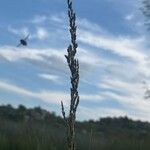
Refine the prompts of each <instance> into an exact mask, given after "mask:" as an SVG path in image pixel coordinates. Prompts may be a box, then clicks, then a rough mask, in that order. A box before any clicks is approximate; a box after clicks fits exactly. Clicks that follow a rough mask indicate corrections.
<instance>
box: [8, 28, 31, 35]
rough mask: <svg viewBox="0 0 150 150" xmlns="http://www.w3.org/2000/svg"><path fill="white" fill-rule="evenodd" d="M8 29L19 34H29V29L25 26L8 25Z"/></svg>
mask: <svg viewBox="0 0 150 150" xmlns="http://www.w3.org/2000/svg"><path fill="white" fill-rule="evenodd" d="M8 31H9V32H11V33H13V34H15V35H20V36H27V35H28V34H29V29H28V28H27V27H22V28H19V29H18V28H13V27H11V26H9V27H8Z"/></svg>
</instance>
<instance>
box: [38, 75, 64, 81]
mask: <svg viewBox="0 0 150 150" xmlns="http://www.w3.org/2000/svg"><path fill="white" fill-rule="evenodd" d="M38 76H39V77H40V78H43V79H46V80H50V81H53V82H56V83H61V80H60V77H59V76H58V75H52V74H39V75H38Z"/></svg>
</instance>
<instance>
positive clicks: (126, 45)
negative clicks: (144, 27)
mask: <svg viewBox="0 0 150 150" xmlns="http://www.w3.org/2000/svg"><path fill="white" fill-rule="evenodd" d="M78 38H79V40H80V41H81V42H83V43H85V44H89V45H91V46H94V47H97V48H100V49H104V50H107V51H111V52H113V53H115V54H117V55H119V56H122V57H128V58H130V59H132V60H134V61H143V60H144V59H146V58H147V56H146V55H145V54H144V53H142V52H141V49H140V47H139V45H140V42H142V41H143V40H144V39H143V38H138V39H131V38H127V37H114V36H111V35H110V36H105V35H100V34H99V35H97V34H93V33H91V32H88V31H82V30H80V31H79V37H78Z"/></svg>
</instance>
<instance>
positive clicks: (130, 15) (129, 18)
mask: <svg viewBox="0 0 150 150" xmlns="http://www.w3.org/2000/svg"><path fill="white" fill-rule="evenodd" d="M133 18H134V14H128V15H126V16H125V20H128V21H130V20H132V19H133Z"/></svg>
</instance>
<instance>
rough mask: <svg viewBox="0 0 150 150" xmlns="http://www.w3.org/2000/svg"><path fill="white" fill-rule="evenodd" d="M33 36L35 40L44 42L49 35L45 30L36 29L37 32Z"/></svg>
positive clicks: (41, 28)
mask: <svg viewBox="0 0 150 150" xmlns="http://www.w3.org/2000/svg"><path fill="white" fill-rule="evenodd" d="M34 36H35V38H38V39H40V40H45V39H46V38H48V36H49V33H48V31H47V30H46V29H45V28H43V27H38V28H37V32H36V34H35V35H34Z"/></svg>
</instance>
